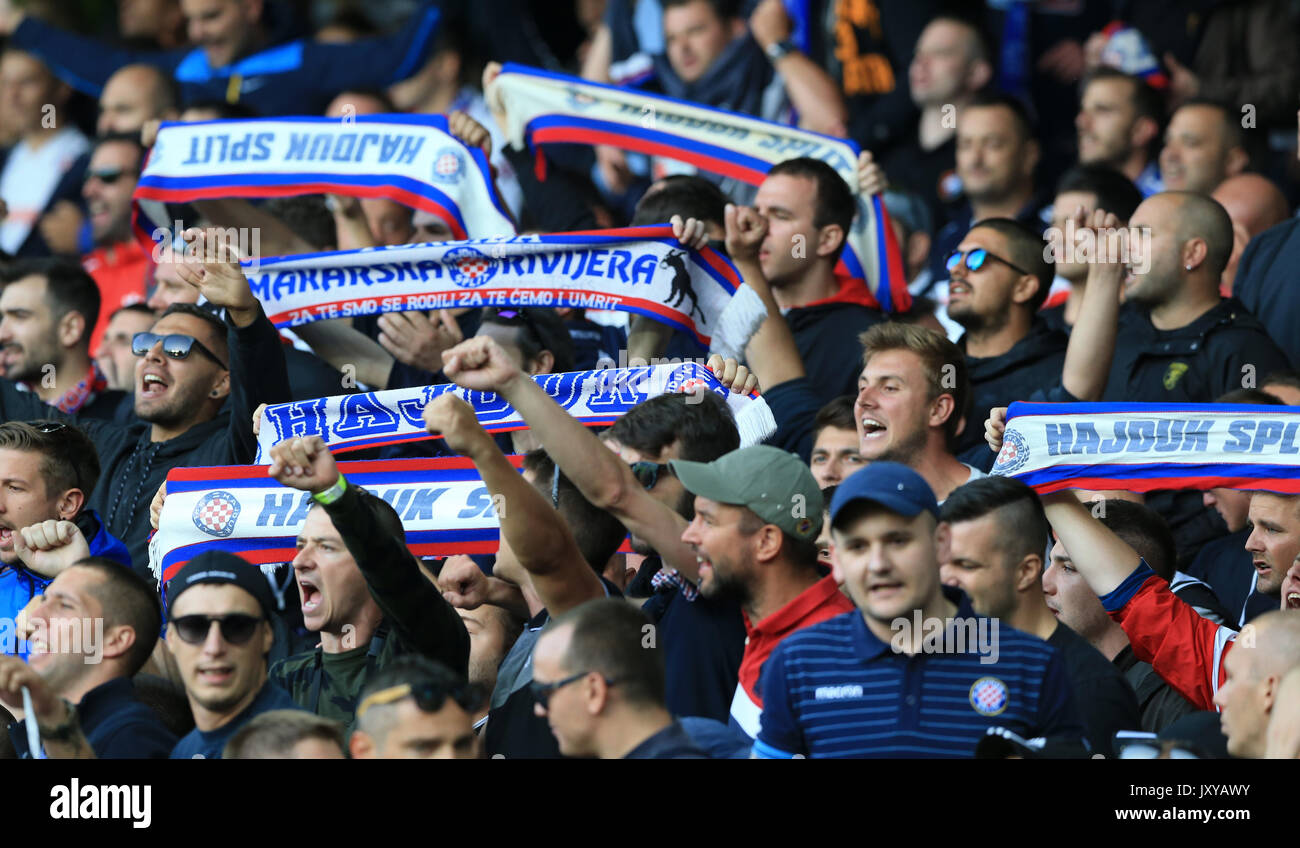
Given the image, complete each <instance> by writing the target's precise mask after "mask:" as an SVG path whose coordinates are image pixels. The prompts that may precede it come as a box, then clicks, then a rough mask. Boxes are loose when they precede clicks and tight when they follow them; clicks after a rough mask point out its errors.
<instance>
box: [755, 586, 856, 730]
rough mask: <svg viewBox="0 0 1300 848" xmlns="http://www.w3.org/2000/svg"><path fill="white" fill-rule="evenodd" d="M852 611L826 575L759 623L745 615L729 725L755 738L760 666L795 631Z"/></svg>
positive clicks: (759, 706) (759, 705) (760, 703)
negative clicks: (738, 670)
mask: <svg viewBox="0 0 1300 848" xmlns="http://www.w3.org/2000/svg"><path fill="white" fill-rule="evenodd" d="M853 609H854V606H853V602H852V601H850V600H849V599H848V598H846V597H845V596H844V593H843V592H841V591H840V587H839V584H837V583H836V582H835V578H834V577H833V576H831V575H829V574H828V575H826V576H825V577H823V578H822V579H821V580H818V581H817V582H816V583H814V584H813V585H811V586H809V587H808V588H807V589H804V590H803V591H802V592H800V593H799V595H798V596H797V597H795V598H794V600H792V601H790V602H789V603H788V604H786V605H785V606H783V607H781V608H780V609H779V610H777V611H776V612H774V613H772V614H771V615H769V616H768V617H767V618H765V619H763V620H762V621H760V622H759V623H758V624H756V625H754V624H750V621H749V616H748V615H746V616H745V632H746V634H747V638H746V639H745V654H744V656H742V657H741V659H740V680H739V681H738V682H737V683H736V694H735V696H734V697H733V698H732V699H731V725H732V726H733V727H736V728H738V729H740V730H741V731H743V732H744V733H745V734H746V735H747V736H749V737H750V738H751V739H753V738H756V737H757V736H758V729H759V723H758V717H759V716H760V715H761V714H762V712H763V697H762V693H761V690H760V688H759V685H758V682H759V675H760V674H761V673H762V671H763V663H765V662H767V658H768V657H769V656H771V654H772V651H773V650H775V649H776V646H777V645H779V644H781V640H782V639H784V638H785V637H787V636H789V635H790V634H791V633H793V632H795V631H796V630H800V629H802V628H804V627H810V626H812V625H814V624H818V623H820V622H823V621H825V620H826V619H828V618H834V617H835V616H837V615H843V614H844V613H846V612H851V611H852V610H853Z"/></svg>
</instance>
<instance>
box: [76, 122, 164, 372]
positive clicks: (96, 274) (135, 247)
mask: <svg viewBox="0 0 1300 848" xmlns="http://www.w3.org/2000/svg"><path fill="white" fill-rule="evenodd" d="M144 158H145V151H144V148H143V147H141V146H140V141H139V139H138V138H137V137H136V136H133V135H109V136H104V137H101V138H100V139H99V140H98V141H97V142H96V143H95V147H94V149H93V150H92V151H91V154H90V163H89V164H88V165H87V166H86V182H85V184H84V185H83V186H82V188H81V195H82V197H83V198H84V199H85V201H86V211H87V212H88V213H89V216H90V235H91V240H92V242H93V244H94V248H93V249H92V250H91V251H90V252H89V253H87V254H85V255H84V256H82V257H81V264H82V267H83V268H85V269H86V273H87V274H89V275H90V276H91V277H93V278H94V280H95V284H96V285H98V286H99V294H100V310H99V320H98V321H97V322H96V323H95V327H94V331H93V332H94V334H93V335H92V337H91V350H92V351H95V352H97V351H98V347H99V339H100V337H101V336H102V335H103V334H104V330H105V328H106V327H107V326H108V320H109V315H111V314H112V313H113V312H114V311H115V310H117V309H118V308H120V307H123V306H127V305H128V304H132V303H142V302H143V301H144V296H145V280H146V278H147V277H148V276H149V270H150V268H151V266H152V260H151V258H150V256H149V254H147V253H145V252H144V251H143V250H141V249H140V245H139V243H137V242H136V241H135V237H134V235H133V233H132V232H131V214H132V210H133V208H134V206H133V204H132V201H131V198H132V195H133V194H134V192H135V187H136V184H137V183H138V182H139V174H140V167H141V166H142V165H143V164H144Z"/></svg>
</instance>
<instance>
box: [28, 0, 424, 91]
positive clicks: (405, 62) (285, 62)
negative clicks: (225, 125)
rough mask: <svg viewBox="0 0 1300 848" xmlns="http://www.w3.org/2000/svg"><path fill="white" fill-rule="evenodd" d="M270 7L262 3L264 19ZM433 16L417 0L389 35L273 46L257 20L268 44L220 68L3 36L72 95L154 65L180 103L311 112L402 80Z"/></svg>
mask: <svg viewBox="0 0 1300 848" xmlns="http://www.w3.org/2000/svg"><path fill="white" fill-rule="evenodd" d="M274 8H275V7H273V6H271V5H270V4H268V5H267V7H266V9H267V11H266V13H264V14H267V15H269V14H270V13H271V12H272V10H273V9H274ZM440 17H441V15H440V12H439V10H438V7H437V6H435V5H434V4H433V3H424V4H423V5H422V6H421V7H420V8H419V9H418V10H417V11H416V13H415V14H414V15H413V16H412V17H411V19H410V21H409V22H408V23H407V25H406V26H405V27H404V28H403V29H402V31H401V32H399V33H397V34H396V35H390V36H380V37H375V38H363V39H361V40H359V41H355V42H351V43H349V44H324V43H320V42H316V41H313V40H311V39H308V38H294V39H290V40H285V41H279V42H278V43H276V42H275V39H276V36H277V35H278V34H279V33H278V32H277V29H282V28H277V26H276V21H274V20H269V19H266V18H264V21H263V22H264V25H265V26H266V28H267V29H268V30H269V32H270V38H271V39H272V43H270V44H269V45H268V46H266V47H264V48H263V49H261V50H259V51H257V52H255V53H252V54H250V55H248V56H244V57H242V58H239V59H237V60H235V61H234V62H232V63H231V64H229V65H225V66H224V67H220V68H214V67H212V66H211V65H210V64H209V63H208V58H207V54H206V53H205V52H204V51H203V49H202V48H199V47H184V48H181V49H178V50H166V51H137V50H126V49H122V48H119V47H115V46H112V45H110V44H106V43H104V42H102V41H99V40H97V39H93V38H86V37H83V36H80V35H74V34H73V33H69V32H65V31H63V30H61V29H58V28H57V27H53V26H51V25H49V24H47V23H45V22H44V21H41V20H38V19H36V18H33V17H26V18H24V19H23V22H22V23H21V24H19V26H18V28H17V29H16V30H14V32H13V34H12V35H11V36H10V39H9V44H10V46H11V47H14V48H17V49H20V50H24V51H27V52H29V53H32V54H33V55H35V56H36V57H37V58H39V59H40V60H41V61H42V62H44V63H45V64H46V65H48V66H49V67H50V70H52V71H53V72H54V75H55V76H57V77H58V78H59V79H61V80H63V81H64V82H65V83H67V84H68V85H70V86H72V87H73V88H75V89H77V90H78V91H80V92H83V93H85V94H89V95H90V96H92V97H96V98H97V97H99V95H100V93H101V91H102V90H103V87H104V83H105V82H107V81H108V78H109V77H110V76H112V75H113V73H114V72H115V71H117V70H118V69H119V68H121V67H123V66H125V65H131V64H145V65H154V66H156V67H158V68H160V69H162V70H163V71H164V72H166V73H167V74H169V75H170V76H172V77H173V78H174V79H175V80H176V84H177V85H178V86H179V87H180V91H181V100H182V103H186V104H188V103H196V102H200V101H212V100H216V101H223V102H226V103H242V104H245V105H247V106H248V107H250V108H251V109H252V110H253V111H255V112H256V113H257V114H259V115H264V116H272V115H318V114H320V113H321V112H323V111H324V110H325V106H326V105H327V104H328V103H329V101H330V100H331V99H333V97H334V96H335V95H336V94H338V93H339V92H340V91H345V90H354V91H355V90H359V89H367V90H368V89H382V88H387V87H388V86H390V85H392V84H393V83H395V82H400V81H401V80H404V79H406V78H407V77H410V76H411V75H412V74H414V73H415V72H416V71H418V70H420V68H422V67H423V66H424V63H425V61H426V60H427V59H428V58H429V56H430V55H432V53H433V46H434V37H435V35H436V34H437V31H438V22H439V19H440Z"/></svg>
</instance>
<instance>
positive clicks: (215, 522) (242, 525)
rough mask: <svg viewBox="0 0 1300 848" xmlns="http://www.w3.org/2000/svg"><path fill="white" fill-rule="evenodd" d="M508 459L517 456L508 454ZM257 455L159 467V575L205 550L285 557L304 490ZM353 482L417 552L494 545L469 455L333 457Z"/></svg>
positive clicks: (492, 515)
mask: <svg viewBox="0 0 1300 848" xmlns="http://www.w3.org/2000/svg"><path fill="white" fill-rule="evenodd" d="M510 459H511V461H512V462H513V463H514V464H515V466H516V467H518V466H519V464H520V462H521V461H522V460H521V458H520V457H511V458H510ZM268 468H269V466H266V465H231V466H219V467H213V468H184V467H181V468H174V469H172V470H171V472H170V473H168V475H167V498H166V500H164V501H163V508H162V513H161V514H160V516H159V520H158V531H157V532H156V533H154V535H153V538H152V539H150V541H149V564H150V568H151V569H153V573H154V576H155V577H160V578H161V580H162V582H164V583H165V582H166V581H167V580H170V579H171V577H172V576H173V575H174V574H175V573H176V571H177V570H178V569H180V568H181V566H183V565H184V564H185V563H186V562H188V561H189V560H191V559H193V558H194V557H196V556H198V555H199V554H201V553H203V552H204V551H209V550H221V551H227V552H229V553H232V554H235V555H236V556H240V557H243V558H244V559H245V560H247V561H248V562H251V563H253V564H255V565H268V564H274V563H282V562H289V561H291V560H292V559H293V558H294V554H295V553H296V546H297V536H298V528H300V527H301V526H302V522H303V520H304V519H305V518H306V517H307V510H308V509H309V508H310V506H311V504H312V500H311V495H310V494H309V493H307V492H302V491H299V490H297V489H290V488H288V487H286V486H281V485H280V484H279V483H277V482H276V481H275V480H273V479H272V478H270V477H269V476H267V469H268ZM339 471H340V472H341V473H343V474H344V475H346V476H347V478H348V482H349V483H350V484H352V485H356V486H361V487H363V488H365V489H367V490H368V491H370V492H371V493H372V494H374V495H376V496H378V497H381V498H383V499H384V500H386V501H388V503H389V504H390V505H391V506H392V507H393V509H395V510H397V514H398V515H399V516H400V517H401V519H402V526H403V527H405V528H406V544H407V546H408V547H409V548H410V549H411V552H412V553H413V554H415V555H416V556H421V557H424V556H450V555H452V554H490V553H495V552H496V550H497V546H498V544H499V538H500V528H499V525H498V522H497V515H496V511H495V509H494V506H495V504H494V502H493V500H492V497H491V495H489V494H488V490H487V487H486V486H484V485H483V481H482V479H481V478H480V477H479V474H478V471H477V469H475V468H474V465H473V463H471V462H470V461H469V460H468V459H463V458H461V457H445V458H438V459H391V460H372V461H365V462H342V463H339Z"/></svg>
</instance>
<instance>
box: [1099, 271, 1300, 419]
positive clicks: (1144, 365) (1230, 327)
mask: <svg viewBox="0 0 1300 848" xmlns="http://www.w3.org/2000/svg"><path fill="white" fill-rule="evenodd" d="M1290 332H1292V333H1294V328H1293V329H1292V330H1291V331H1290ZM1286 367H1287V358H1286V354H1284V353H1283V352H1282V351H1281V349H1280V348H1278V346H1277V345H1276V344H1274V343H1273V340H1272V339H1270V338H1269V337H1268V332H1267V331H1266V330H1265V329H1264V325H1263V324H1261V323H1260V322H1259V321H1258V319H1256V318H1255V316H1254V315H1252V314H1250V312H1248V311H1247V310H1246V307H1245V306H1243V305H1242V303H1241V301H1239V300H1237V299H1236V298H1231V297H1228V298H1223V299H1222V300H1220V301H1219V304H1218V305H1217V306H1215V307H1214V308H1213V309H1211V310H1210V311H1209V312H1206V313H1205V314H1204V315H1202V316H1201V317H1200V318H1197V319H1196V320H1195V321H1193V322H1192V323H1190V324H1188V325H1187V326H1186V327H1179V328H1178V329H1176V330H1157V329H1156V328H1155V327H1154V326H1152V324H1151V318H1150V316H1149V314H1148V313H1147V311H1146V310H1144V309H1140V308H1138V307H1136V306H1133V305H1131V304H1130V305H1127V306H1125V307H1124V308H1123V309H1122V310H1121V311H1120V316H1119V336H1118V337H1117V338H1116V339H1115V357H1114V359H1113V360H1112V361H1111V365H1110V376H1109V378H1108V379H1107V381H1106V392H1105V394H1104V395H1103V396H1102V400H1104V401H1109V402H1121V401H1127V402H1133V401H1136V402H1139V403H1187V402H1190V403H1210V402H1212V401H1213V400H1214V399H1215V398H1217V397H1218V396H1219V395H1222V394H1225V393H1227V392H1230V391H1232V390H1234V389H1240V388H1242V387H1243V386H1247V387H1248V386H1253V385H1258V384H1259V383H1260V382H1262V381H1263V379H1264V377H1265V376H1266V375H1268V374H1270V373H1272V372H1273V371H1277V370H1279V369H1282V368H1286ZM1252 381H1253V382H1252Z"/></svg>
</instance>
